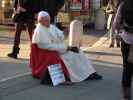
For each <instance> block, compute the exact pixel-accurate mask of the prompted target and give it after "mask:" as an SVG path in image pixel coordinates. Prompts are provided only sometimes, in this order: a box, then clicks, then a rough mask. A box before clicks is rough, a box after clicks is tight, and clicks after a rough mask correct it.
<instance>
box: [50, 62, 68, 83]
mask: <svg viewBox="0 0 133 100" xmlns="http://www.w3.org/2000/svg"><path fill="white" fill-rule="evenodd" d="M48 71H49V75H50V78H51V80H52V83H53V86H57V85H59V84H61V83H64V82H65V81H66V80H65V76H64V73H63V70H62V67H61V65H60V64H54V65H49V66H48Z"/></svg>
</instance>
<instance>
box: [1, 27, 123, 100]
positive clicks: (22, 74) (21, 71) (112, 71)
mask: <svg viewBox="0 0 133 100" xmlns="http://www.w3.org/2000/svg"><path fill="white" fill-rule="evenodd" d="M13 31H14V30H13V28H9V27H5V26H4V27H3V26H0V100H52V99H54V100H75V99H77V100H122V99H121V89H120V80H121V73H122V59H121V53H120V49H119V48H109V47H108V46H109V39H108V38H107V36H106V35H104V32H101V31H92V30H89V31H87V32H86V33H85V35H84V36H83V44H84V45H83V49H84V50H85V53H86V54H87V55H88V57H89V58H90V59H91V60H92V63H93V65H94V67H95V68H96V70H97V71H98V72H99V73H100V74H101V75H103V80H97V81H96V80H95V81H94V80H93V81H92V80H91V81H85V82H81V83H77V84H72V85H70V86H65V85H61V86H57V87H53V86H51V85H40V81H39V80H36V79H33V78H32V77H31V73H30V68H29V66H28V65H29V63H28V59H29V53H30V45H29V41H28V36H27V35H26V32H23V34H22V38H21V51H20V54H19V59H18V60H14V59H10V58H8V57H7V56H6V55H7V53H9V52H10V51H11V47H12V42H13V35H14V34H13Z"/></svg>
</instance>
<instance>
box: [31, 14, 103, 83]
mask: <svg viewBox="0 0 133 100" xmlns="http://www.w3.org/2000/svg"><path fill="white" fill-rule="evenodd" d="M32 44H37V46H38V47H39V48H41V49H43V50H49V51H50V52H51V51H57V52H58V53H59V56H60V57H61V59H62V61H63V62H64V64H65V66H66V69H67V70H68V73H69V79H70V81H71V82H81V81H84V80H87V79H102V76H101V75H99V74H98V73H97V72H96V70H95V69H94V68H93V66H92V64H91V61H90V60H89V59H88V57H86V56H85V54H84V53H83V52H82V51H81V50H78V48H77V49H76V48H74V49H73V48H71V47H69V46H67V45H66V44H65V43H64V35H63V32H62V31H61V30H59V29H58V28H57V27H56V26H55V25H51V24H50V16H49V14H48V13H47V12H45V11H41V12H39V14H38V24H37V26H36V29H35V31H34V34H33V38H32Z"/></svg>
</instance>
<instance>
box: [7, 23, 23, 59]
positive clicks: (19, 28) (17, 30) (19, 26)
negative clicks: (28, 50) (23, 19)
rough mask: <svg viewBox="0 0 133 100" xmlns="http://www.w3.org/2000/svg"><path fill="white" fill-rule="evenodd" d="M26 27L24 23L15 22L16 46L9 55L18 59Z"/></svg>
mask: <svg viewBox="0 0 133 100" xmlns="http://www.w3.org/2000/svg"><path fill="white" fill-rule="evenodd" d="M23 29H24V24H22V23H16V24H15V37H14V46H13V49H12V52H11V53H9V54H8V57H11V58H15V59H17V54H18V53H19V49H20V48H19V44H20V36H21V32H22V30H23Z"/></svg>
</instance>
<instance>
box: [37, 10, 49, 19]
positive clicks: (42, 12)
mask: <svg viewBox="0 0 133 100" xmlns="http://www.w3.org/2000/svg"><path fill="white" fill-rule="evenodd" d="M47 16H48V17H49V13H48V12H46V11H40V12H39V13H38V19H39V18H41V17H47Z"/></svg>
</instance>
